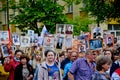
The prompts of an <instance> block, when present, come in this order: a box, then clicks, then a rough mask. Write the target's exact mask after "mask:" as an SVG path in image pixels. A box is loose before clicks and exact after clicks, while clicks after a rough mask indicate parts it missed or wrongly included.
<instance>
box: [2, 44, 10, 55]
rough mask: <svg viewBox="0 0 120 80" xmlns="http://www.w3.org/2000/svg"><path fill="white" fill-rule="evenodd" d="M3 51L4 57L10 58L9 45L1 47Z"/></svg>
mask: <svg viewBox="0 0 120 80" xmlns="http://www.w3.org/2000/svg"><path fill="white" fill-rule="evenodd" d="M1 50H2V54H3V57H7V56H9V51H8V47H7V45H1Z"/></svg>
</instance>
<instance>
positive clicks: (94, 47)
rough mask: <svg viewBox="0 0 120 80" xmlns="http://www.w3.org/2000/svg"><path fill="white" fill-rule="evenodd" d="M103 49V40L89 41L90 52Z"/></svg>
mask: <svg viewBox="0 0 120 80" xmlns="http://www.w3.org/2000/svg"><path fill="white" fill-rule="evenodd" d="M102 47H103V42H102V40H101V39H91V40H89V48H90V50H97V49H101V48H102Z"/></svg>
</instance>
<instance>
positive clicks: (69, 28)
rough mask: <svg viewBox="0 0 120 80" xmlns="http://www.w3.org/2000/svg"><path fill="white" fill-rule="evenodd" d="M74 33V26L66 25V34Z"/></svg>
mask: <svg viewBox="0 0 120 80" xmlns="http://www.w3.org/2000/svg"><path fill="white" fill-rule="evenodd" d="M72 33H73V25H70V24H66V29H65V34H72Z"/></svg>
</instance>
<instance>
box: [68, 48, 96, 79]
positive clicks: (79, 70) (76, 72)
mask: <svg viewBox="0 0 120 80" xmlns="http://www.w3.org/2000/svg"><path fill="white" fill-rule="evenodd" d="M95 58H96V54H95V53H92V52H91V51H90V50H87V51H86V55H85V57H84V58H79V59H77V60H76V61H74V62H73V64H72V66H71V68H70V70H69V73H68V76H69V78H70V80H90V78H91V75H92V74H93V73H94V71H95Z"/></svg>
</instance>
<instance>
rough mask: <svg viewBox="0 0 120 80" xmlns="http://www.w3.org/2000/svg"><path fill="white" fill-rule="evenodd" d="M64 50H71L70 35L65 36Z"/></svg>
mask: <svg viewBox="0 0 120 80" xmlns="http://www.w3.org/2000/svg"><path fill="white" fill-rule="evenodd" d="M65 48H72V35H66V37H65Z"/></svg>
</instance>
